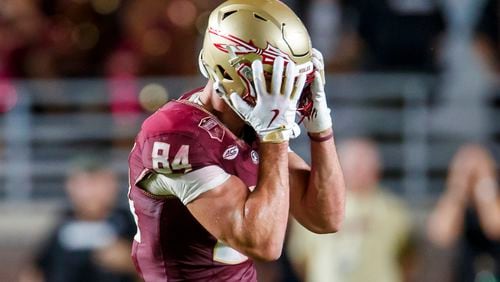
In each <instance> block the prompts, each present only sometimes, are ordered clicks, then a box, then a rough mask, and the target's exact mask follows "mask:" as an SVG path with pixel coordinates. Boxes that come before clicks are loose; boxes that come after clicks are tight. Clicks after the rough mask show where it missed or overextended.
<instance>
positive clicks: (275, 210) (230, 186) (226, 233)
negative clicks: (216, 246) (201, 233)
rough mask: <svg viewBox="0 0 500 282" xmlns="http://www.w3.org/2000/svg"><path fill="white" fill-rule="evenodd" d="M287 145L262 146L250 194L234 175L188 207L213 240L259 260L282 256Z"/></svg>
mask: <svg viewBox="0 0 500 282" xmlns="http://www.w3.org/2000/svg"><path fill="white" fill-rule="evenodd" d="M287 148H288V145H287V143H281V144H262V145H261V147H260V152H259V153H260V160H261V161H260V167H259V182H258V184H257V187H255V190H254V191H253V192H250V190H249V189H248V187H247V186H246V185H245V184H244V183H243V182H242V181H241V180H240V179H239V178H238V177H236V176H231V178H230V179H229V180H227V181H226V182H225V183H224V184H223V185H221V186H219V187H217V188H215V189H213V190H211V191H209V192H206V193H204V194H203V195H202V196H201V197H199V198H198V199H196V200H195V201H193V202H192V203H190V204H188V206H187V207H188V209H189V210H190V211H191V213H192V214H193V215H194V216H195V217H196V219H197V220H198V221H199V222H200V223H201V224H202V225H203V226H204V227H205V228H206V229H207V230H208V231H209V232H210V233H212V234H213V235H214V236H215V237H216V238H218V239H219V240H221V241H223V242H225V243H226V244H228V245H229V246H231V247H233V248H235V249H237V250H238V251H240V252H242V253H243V254H245V255H247V256H250V257H252V258H256V259H261V260H275V259H277V258H278V257H279V256H280V255H281V249H282V246H283V240H284V236H285V230H286V223H287V220H288V209H289V200H288V199H289V187H288V157H287Z"/></svg>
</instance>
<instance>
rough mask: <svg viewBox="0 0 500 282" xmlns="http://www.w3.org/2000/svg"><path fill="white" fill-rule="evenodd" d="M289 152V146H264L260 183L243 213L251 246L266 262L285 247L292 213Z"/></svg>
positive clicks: (261, 152)
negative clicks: (289, 216) (287, 227)
mask: <svg viewBox="0 0 500 282" xmlns="http://www.w3.org/2000/svg"><path fill="white" fill-rule="evenodd" d="M287 151H288V143H282V144H261V146H260V165H259V180H258V183H257V187H256V188H255V190H254V192H252V193H250V195H249V197H248V199H247V201H246V203H245V206H244V210H243V224H244V228H243V232H245V234H244V236H245V237H246V238H245V239H246V242H247V244H248V247H249V249H250V251H251V252H252V251H253V252H257V256H258V257H261V258H264V259H277V258H278V257H279V255H280V254H281V250H282V248H283V241H284V238H285V231H286V224H287V221H288V210H289V180H288V155H287V154H288V152H287ZM259 252H264V254H263V255H262V254H258V253H259Z"/></svg>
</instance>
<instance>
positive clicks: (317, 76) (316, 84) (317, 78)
mask: <svg viewBox="0 0 500 282" xmlns="http://www.w3.org/2000/svg"><path fill="white" fill-rule="evenodd" d="M323 85H324V83H323V78H322V77H321V73H320V72H319V71H315V72H314V80H313V83H312V90H313V92H314V93H323V92H324V90H323Z"/></svg>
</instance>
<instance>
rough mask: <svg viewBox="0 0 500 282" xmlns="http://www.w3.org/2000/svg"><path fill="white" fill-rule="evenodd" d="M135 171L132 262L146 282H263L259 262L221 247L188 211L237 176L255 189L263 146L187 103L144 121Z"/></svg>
mask: <svg viewBox="0 0 500 282" xmlns="http://www.w3.org/2000/svg"><path fill="white" fill-rule="evenodd" d="M187 96H190V95H187ZM192 96H193V97H194V96H195V95H192ZM191 100H192V99H191ZM129 168H130V179H129V180H130V184H131V188H130V192H129V199H130V207H131V210H132V213H133V214H134V216H135V218H136V221H137V225H138V230H137V234H136V236H135V238H134V239H135V240H134V244H133V249H132V257H133V260H134V263H135V266H136V268H137V270H138V272H139V273H140V275H141V276H142V278H143V279H144V280H145V281H154V282H157V281H178V280H189V281H256V271H255V267H254V265H253V262H252V261H251V260H250V259H249V258H247V257H246V256H244V255H242V254H240V253H238V252H237V251H236V250H234V249H232V248H230V247H229V246H227V245H225V244H224V243H223V242H221V241H218V240H217V239H216V238H215V237H214V236H212V235H211V234H210V233H209V232H208V231H207V230H205V229H204V228H203V226H201V225H200V224H199V223H198V221H197V220H196V219H195V218H194V217H193V216H192V215H191V213H190V212H189V210H188V209H187V207H186V206H185V205H187V204H188V203H189V202H191V201H193V200H194V199H196V197H198V196H199V195H200V194H202V193H203V192H206V191H208V190H210V189H213V188H215V187H216V186H218V185H220V184H222V183H223V182H224V181H225V180H227V178H228V177H229V176H230V175H236V176H238V177H239V178H240V179H242V181H243V182H244V183H245V184H246V185H247V186H248V187H249V189H251V187H255V185H256V183H257V171H258V154H257V152H256V146H255V145H253V146H250V145H248V144H247V143H245V142H244V141H242V140H240V139H238V138H237V137H235V136H234V134H233V133H232V132H230V131H229V130H228V129H227V128H226V127H224V126H223V125H222V123H220V121H219V120H218V119H217V118H216V117H215V116H213V115H212V114H211V113H209V112H207V111H205V110H204V109H203V108H202V107H201V106H198V105H197V104H195V103H192V102H190V101H188V99H187V98H181V99H179V100H177V101H171V102H169V103H167V104H166V105H165V106H163V107H162V108H161V109H160V110H158V111H157V112H156V113H154V114H153V115H152V116H151V117H149V118H148V119H147V120H146V121H145V122H144V124H143V126H142V129H141V131H140V133H139V134H138V136H137V138H136V142H135V145H134V148H133V149H132V152H131V154H130V158H129Z"/></svg>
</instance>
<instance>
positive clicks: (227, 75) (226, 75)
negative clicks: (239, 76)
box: [217, 65, 233, 81]
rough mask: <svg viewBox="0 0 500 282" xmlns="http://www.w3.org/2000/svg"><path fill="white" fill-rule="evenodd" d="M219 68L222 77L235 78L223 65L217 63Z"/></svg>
mask: <svg viewBox="0 0 500 282" xmlns="http://www.w3.org/2000/svg"><path fill="white" fill-rule="evenodd" d="M217 70H218V71H219V72H220V73H221V74H222V77H223V78H224V79H227V80H231V81H232V80H233V78H232V77H231V76H230V75H229V73H228V72H227V71H226V70H225V69H224V68H223V67H222V66H221V65H217Z"/></svg>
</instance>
